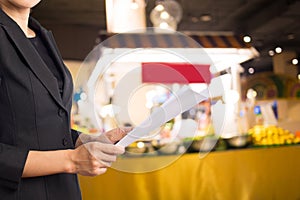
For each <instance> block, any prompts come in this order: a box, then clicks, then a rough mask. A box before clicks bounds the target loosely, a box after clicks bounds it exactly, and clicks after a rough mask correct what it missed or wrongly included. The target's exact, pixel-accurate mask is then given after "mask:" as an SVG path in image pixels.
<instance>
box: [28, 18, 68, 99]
mask: <svg viewBox="0 0 300 200" xmlns="http://www.w3.org/2000/svg"><path fill="white" fill-rule="evenodd" d="M30 24H31V25H32V26H34V27H35V29H38V30H39V32H40V34H41V37H42V39H43V41H44V42H46V46H47V47H49V49H48V51H49V53H51V54H52V55H51V56H52V58H53V59H54V63H55V64H56V66H57V67H58V68H59V70H60V71H61V72H62V75H63V81H64V88H63V91H64V92H63V96H62V99H63V102H64V103H66V102H68V101H69V99H68V97H72V92H73V87H72V86H73V85H72V84H73V83H72V78H71V76H70V74H69V73H68V71H66V67H65V65H64V63H63V59H62V57H61V55H60V53H59V50H58V48H57V46H56V43H55V40H54V37H53V35H52V32H51V31H48V30H46V29H45V28H43V27H41V26H40V25H39V23H38V22H37V21H36V20H34V19H33V18H30ZM70 93H71V94H70Z"/></svg>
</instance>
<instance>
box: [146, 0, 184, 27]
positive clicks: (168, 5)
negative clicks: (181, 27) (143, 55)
mask: <svg viewBox="0 0 300 200" xmlns="http://www.w3.org/2000/svg"><path fill="white" fill-rule="evenodd" d="M181 18H182V7H181V5H180V4H179V3H178V2H177V1H175V0H164V1H157V2H156V6H155V8H154V9H153V10H152V11H151V13H150V20H151V22H152V24H153V26H154V27H160V28H162V27H166V28H167V29H173V30H176V29H177V24H178V23H179V22H180V21H181Z"/></svg>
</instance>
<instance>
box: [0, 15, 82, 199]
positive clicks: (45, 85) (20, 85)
mask: <svg viewBox="0 0 300 200" xmlns="http://www.w3.org/2000/svg"><path fill="white" fill-rule="evenodd" d="M29 26H30V27H31V28H32V29H34V30H35V31H36V32H37V33H38V34H40V36H41V37H42V38H43V40H44V41H45V43H46V45H47V47H48V49H49V51H50V54H51V56H52V58H53V59H54V61H55V64H56V65H57V67H59V68H60V69H61V71H62V72H63V81H64V88H63V96H62V97H61V96H60V93H59V88H58V84H57V81H56V80H55V77H54V76H53V74H52V73H51V72H50V71H49V69H48V68H47V66H46V65H45V63H44V62H43V60H42V59H41V57H40V56H39V54H38V52H37V51H36V50H35V48H34V47H33V46H32V44H31V43H30V41H29V40H28V39H27V38H26V36H25V35H24V33H23V32H22V30H21V29H20V28H19V26H18V25H17V24H16V23H15V22H14V21H13V20H12V19H11V18H10V17H8V16H7V15H6V14H5V13H4V12H3V11H2V10H1V9H0V199H5V200H17V199H18V200H27V199H28V200H34V199H37V200H44V199H45V200H46V199H47V200H48V199H49V200H77V199H81V196H80V190H79V186H78V180H77V176H76V175H72V174H55V175H50V176H43V177H35V178H25V179H23V178H21V175H22V171H23V168H24V164H25V161H26V158H27V155H28V152H29V150H58V149H70V148H73V147H74V144H73V142H74V141H73V140H72V135H71V129H70V109H71V105H72V92H73V85H72V79H71V75H70V73H69V71H68V70H67V68H66V67H65V65H64V64H63V62H62V58H61V55H60V54H59V51H58V49H57V47H56V44H55V42H54V39H53V36H52V34H51V33H50V32H49V31H47V30H46V29H44V28H43V27H41V25H40V24H39V23H38V22H37V21H35V20H34V19H32V18H30V21H29Z"/></svg>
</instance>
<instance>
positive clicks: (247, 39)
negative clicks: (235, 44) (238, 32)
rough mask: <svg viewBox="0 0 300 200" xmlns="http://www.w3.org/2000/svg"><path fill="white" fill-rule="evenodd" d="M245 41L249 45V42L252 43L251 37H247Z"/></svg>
mask: <svg viewBox="0 0 300 200" xmlns="http://www.w3.org/2000/svg"><path fill="white" fill-rule="evenodd" d="M243 40H244V42H246V43H249V42H251V37H250V36H248V35H245V36H244V38H243Z"/></svg>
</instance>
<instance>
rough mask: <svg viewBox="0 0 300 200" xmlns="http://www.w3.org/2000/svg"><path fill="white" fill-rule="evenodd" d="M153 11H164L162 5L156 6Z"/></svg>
mask: <svg viewBox="0 0 300 200" xmlns="http://www.w3.org/2000/svg"><path fill="white" fill-rule="evenodd" d="M154 9H155V10H156V11H158V12H161V11H163V10H164V9H165V7H164V6H163V5H162V4H158V5H157V6H155V8H154Z"/></svg>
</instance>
